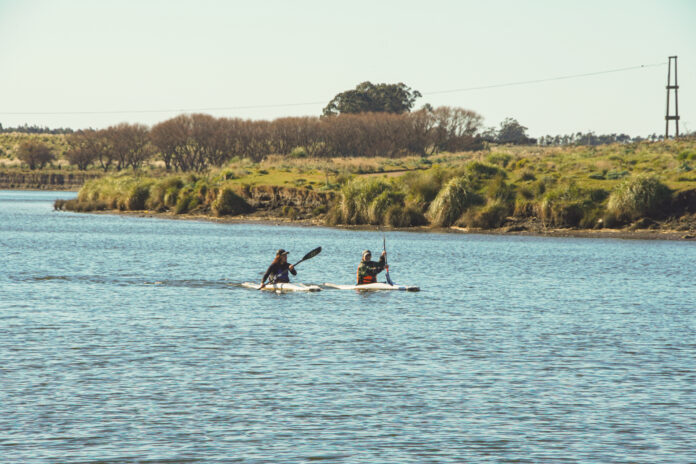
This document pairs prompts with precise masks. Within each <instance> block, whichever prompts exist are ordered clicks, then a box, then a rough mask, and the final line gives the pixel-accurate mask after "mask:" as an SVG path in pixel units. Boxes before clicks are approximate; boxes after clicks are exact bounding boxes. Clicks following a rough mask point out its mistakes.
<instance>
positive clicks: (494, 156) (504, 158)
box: [486, 153, 512, 168]
mask: <svg viewBox="0 0 696 464" xmlns="http://www.w3.org/2000/svg"><path fill="white" fill-rule="evenodd" d="M486 161H487V162H489V163H491V164H497V165H498V166H502V167H504V168H505V167H507V165H508V163H510V161H512V155H511V154H509V153H491V154H490V155H488V156H486Z"/></svg>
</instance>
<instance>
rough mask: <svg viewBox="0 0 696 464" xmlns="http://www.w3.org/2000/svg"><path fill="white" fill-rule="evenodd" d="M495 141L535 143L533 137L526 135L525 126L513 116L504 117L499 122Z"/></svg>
mask: <svg viewBox="0 0 696 464" xmlns="http://www.w3.org/2000/svg"><path fill="white" fill-rule="evenodd" d="M497 141H498V143H511V144H514V145H528V144H531V143H536V140H535V139H531V138H529V137H527V128H526V127H524V126H523V125H522V124H520V123H519V122H517V120H516V119H514V118H506V119H505V120H504V121H503V122H501V123H500V129H499V130H498V140H497Z"/></svg>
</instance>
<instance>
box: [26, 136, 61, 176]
mask: <svg viewBox="0 0 696 464" xmlns="http://www.w3.org/2000/svg"><path fill="white" fill-rule="evenodd" d="M17 158H19V159H20V160H22V161H24V162H25V163H27V164H28V165H29V169H32V170H33V169H36V168H38V169H43V168H44V166H46V164H47V163H50V162H51V161H53V160H54V159H55V155H54V154H53V151H51V148H49V147H48V145H46V144H44V143H41V142H37V141H34V140H26V141H24V142H22V143H21V144H20V145H19V148H18V149H17Z"/></svg>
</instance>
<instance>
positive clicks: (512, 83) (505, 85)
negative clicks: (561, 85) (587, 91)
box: [424, 61, 667, 95]
mask: <svg viewBox="0 0 696 464" xmlns="http://www.w3.org/2000/svg"><path fill="white" fill-rule="evenodd" d="M666 64H667V62H666V61H664V62H662V63H653V64H641V65H639V66H629V67H626V68H616V69H608V70H606V71H596V72H589V73H582V74H568V75H565V76H556V77H547V78H545V79H533V80H529V81H517V82H507V83H505V84H493V85H482V86H478V87H465V88H462V89H450V90H436V91H434V92H428V93H427V94H426V93H424V95H435V94H442V93H454V92H469V91H472V90H483V89H495V88H500V87H513V86H516V85H526V84H538V83H540V82H551V81H562V80H565V79H575V78H579V77H588V76H598V75H600V74H611V73H617V72H624V71H632V70H635V69H646V68H654V67H657V66H664V65H666Z"/></svg>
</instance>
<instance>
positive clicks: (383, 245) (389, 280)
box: [382, 232, 394, 286]
mask: <svg viewBox="0 0 696 464" xmlns="http://www.w3.org/2000/svg"><path fill="white" fill-rule="evenodd" d="M382 249H383V250H384V252H385V253H386V252H387V236H386V235H385V234H384V232H383V233H382ZM384 269H386V271H387V273H386V276H387V283H388V284H389V285H392V286H393V285H394V282H392V280H391V277H389V264H387V255H386V254H385V255H384Z"/></svg>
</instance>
